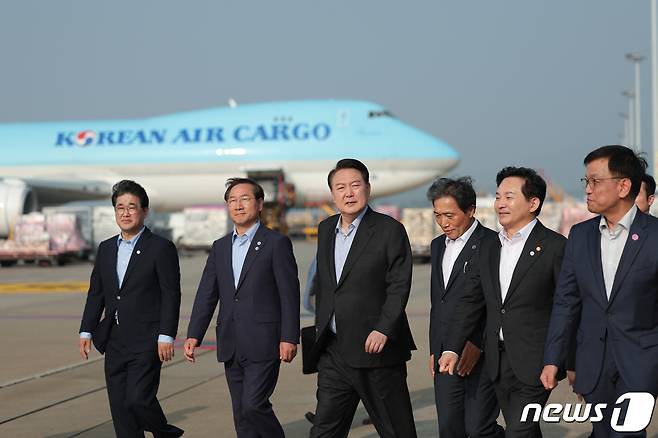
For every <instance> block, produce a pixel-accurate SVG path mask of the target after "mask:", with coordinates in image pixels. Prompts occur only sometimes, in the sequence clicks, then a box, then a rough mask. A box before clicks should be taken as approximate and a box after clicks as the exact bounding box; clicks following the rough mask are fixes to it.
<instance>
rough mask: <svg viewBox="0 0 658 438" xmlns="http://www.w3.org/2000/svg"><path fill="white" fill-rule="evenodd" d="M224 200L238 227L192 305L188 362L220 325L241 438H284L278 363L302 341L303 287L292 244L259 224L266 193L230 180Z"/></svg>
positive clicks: (221, 352) (209, 265)
mask: <svg viewBox="0 0 658 438" xmlns="http://www.w3.org/2000/svg"><path fill="white" fill-rule="evenodd" d="M224 200H225V201H226V203H227V204H228V208H229V212H230V215H231V219H232V220H233V223H234V225H235V228H234V230H233V232H232V233H230V234H227V235H226V236H224V237H222V238H221V239H219V240H216V241H215V243H214V244H213V246H212V249H211V250H210V255H209V256H208V260H207V262H206V267H205V269H204V270H203V275H202V277H201V281H200V282H199V289H198V290H197V294H196V298H195V299H194V307H193V309H192V315H191V316H190V325H189V327H188V329H187V340H186V341H185V355H186V357H187V359H188V360H189V361H190V362H194V350H195V348H196V347H198V346H199V345H200V344H201V341H202V340H203V338H204V335H205V333H206V330H207V329H208V324H210V320H211V318H212V315H213V313H214V312H215V307H216V306H217V302H220V307H219V315H218V317H217V327H216V329H215V331H216V336H217V360H218V361H219V362H224V368H225V370H226V380H227V382H228V387H229V392H230V393H231V402H232V404H233V419H234V422H235V430H236V432H237V435H238V437H239V438H247V437H249V438H252V437H253V438H257V437H261V438H277V437H280V438H283V436H284V434H283V428H282V427H281V424H280V423H279V420H278V419H277V418H276V415H274V411H273V410H272V404H271V403H270V400H269V399H270V396H271V395H272V393H273V392H274V388H275V387H276V382H277V380H278V377H279V366H280V363H281V361H284V362H291V361H292V360H293V358H294V357H295V354H296V353H297V343H298V341H299V280H298V279H297V264H296V263H295V257H294V255H293V252H292V244H291V243H290V239H288V238H287V237H285V236H283V235H281V234H279V233H277V232H275V231H272V230H270V229H268V228H267V227H265V226H264V225H263V224H261V223H260V220H259V215H260V212H261V210H262V209H263V200H264V192H263V188H262V187H261V186H260V185H258V184H257V183H256V182H255V181H253V180H251V179H248V178H231V179H229V180H228V181H227V183H226V193H225V194H224Z"/></svg>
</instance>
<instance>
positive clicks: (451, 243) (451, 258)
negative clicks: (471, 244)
mask: <svg viewBox="0 0 658 438" xmlns="http://www.w3.org/2000/svg"><path fill="white" fill-rule="evenodd" d="M477 226H478V221H477V219H476V220H474V221H473V223H472V224H471V226H470V227H469V228H468V230H466V232H465V233H464V234H462V235H461V236H459V237H458V238H456V239H455V240H452V239H451V238H449V237H448V236H446V239H445V246H446V249H445V251H444V252H443V260H442V261H441V269H442V270H443V287H444V288H445V287H448V280H450V274H451V273H452V269H453V267H454V265H455V262H456V261H457V258H458V257H459V254H461V252H462V250H463V249H464V246H466V242H468V239H470V238H471V236H472V235H473V232H474V231H475V229H476V228H477Z"/></svg>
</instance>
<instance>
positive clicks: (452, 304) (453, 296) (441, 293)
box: [430, 223, 497, 360]
mask: <svg viewBox="0 0 658 438" xmlns="http://www.w3.org/2000/svg"><path fill="white" fill-rule="evenodd" d="M485 236H486V237H489V238H494V237H496V236H497V233H496V232H495V231H493V230H490V229H489V228H487V227H485V226H483V225H482V224H480V223H478V224H477V227H476V228H475V230H474V231H473V234H472V235H471V236H470V237H469V239H468V241H467V242H466V245H465V246H464V248H463V249H462V251H461V252H460V253H459V256H458V257H457V259H456V260H455V264H454V265H453V268H452V271H451V272H450V277H449V279H448V284H447V287H444V284H443V254H444V253H445V250H446V245H445V241H446V236H445V234H442V235H440V236H439V237H437V238H436V239H434V240H433V241H432V245H431V249H432V275H431V278H432V279H431V302H432V310H431V311H430V354H434V355H435V358H436V359H437V360H438V358H439V356H440V355H441V352H442V351H443V344H444V343H445V342H446V339H445V338H446V336H447V334H448V327H449V326H450V322H451V320H452V317H453V315H454V314H455V311H456V309H457V303H458V302H459V300H460V298H461V296H462V295H463V293H464V289H465V287H466V278H467V275H466V272H470V269H469V268H470V267H472V266H473V263H475V261H476V259H477V257H476V255H477V254H476V253H477V251H478V249H479V248H480V243H481V242H482V239H483V238H484V237H485ZM484 324H485V318H484V316H483V317H482V319H481V322H480V324H479V326H477V328H476V329H475V331H473V333H471V334H470V335H469V336H468V337H467V339H468V340H469V341H471V342H472V343H473V344H475V345H477V346H478V347H480V348H483V347H484V346H483V345H482V335H483V332H484Z"/></svg>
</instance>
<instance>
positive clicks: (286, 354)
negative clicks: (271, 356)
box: [279, 341, 297, 363]
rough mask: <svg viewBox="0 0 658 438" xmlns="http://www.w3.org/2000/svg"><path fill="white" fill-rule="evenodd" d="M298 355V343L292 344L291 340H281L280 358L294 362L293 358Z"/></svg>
mask: <svg viewBox="0 0 658 438" xmlns="http://www.w3.org/2000/svg"><path fill="white" fill-rule="evenodd" d="M296 355H297V344H291V343H290V342H283V341H281V342H279V359H281V360H282V361H284V362H288V363H290V362H292V360H293V359H294V358H295V356H296Z"/></svg>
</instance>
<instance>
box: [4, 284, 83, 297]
mask: <svg viewBox="0 0 658 438" xmlns="http://www.w3.org/2000/svg"><path fill="white" fill-rule="evenodd" d="M88 290H89V282H88V281H48V282H23V283H4V284H0V295H9V294H50V293H86V292H87V291H88Z"/></svg>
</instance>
